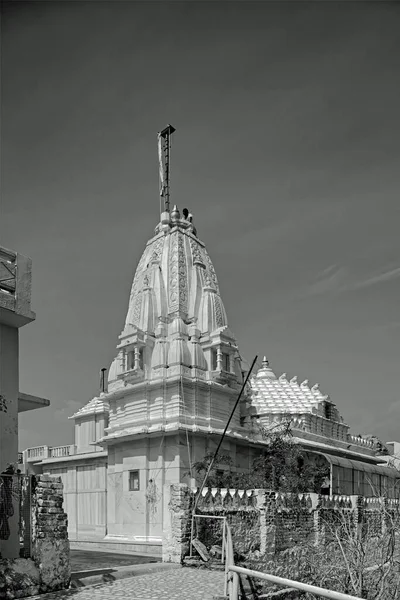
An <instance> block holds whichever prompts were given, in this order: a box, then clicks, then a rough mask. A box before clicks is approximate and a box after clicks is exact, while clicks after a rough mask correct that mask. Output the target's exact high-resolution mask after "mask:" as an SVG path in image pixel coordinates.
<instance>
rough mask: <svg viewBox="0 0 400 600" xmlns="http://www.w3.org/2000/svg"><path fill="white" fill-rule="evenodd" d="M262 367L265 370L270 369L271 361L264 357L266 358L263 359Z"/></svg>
mask: <svg viewBox="0 0 400 600" xmlns="http://www.w3.org/2000/svg"><path fill="white" fill-rule="evenodd" d="M262 366H263V367H264V369H266V368H267V367H269V361H268V360H267V357H266V356H264V358H263V359H262Z"/></svg>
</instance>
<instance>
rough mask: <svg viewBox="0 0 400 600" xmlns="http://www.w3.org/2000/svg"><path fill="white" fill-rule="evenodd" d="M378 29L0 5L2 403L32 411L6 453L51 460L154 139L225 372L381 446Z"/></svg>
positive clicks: (124, 282)
mask: <svg viewBox="0 0 400 600" xmlns="http://www.w3.org/2000/svg"><path fill="white" fill-rule="evenodd" d="M399 30H400V6H399V5H398V4H397V3H388V4H385V3H361V2H354V3H344V2H337V3H333V2H332V3H327V2H321V3H311V4H308V3H305V2H304V3H303V2H297V3H289V2H277V3H273V2H264V3H262V2H255V3H252V2H237V3H231V2H221V3H218V2H182V3H179V2H173V3H172V2H165V1H163V2H161V3H157V2H143V3H140V2H110V3H107V2H87V3H86V2H61V3H58V2H44V3H41V2H29V3H23V2H17V3H15V2H14V3H10V4H7V3H5V4H4V5H3V15H2V49H1V50H2V82H1V83H2V106H1V108H2V134H1V142H2V196H1V240H0V242H1V244H2V245H4V246H6V247H9V248H11V249H14V250H17V251H19V252H21V253H23V254H26V255H28V256H30V257H31V258H32V260H33V298H32V301H33V309H34V310H35V311H36V312H37V320H36V322H35V323H32V324H30V325H29V326H26V327H24V328H23V329H22V330H21V333H20V345H21V353H20V354H21V355H20V389H21V391H23V392H26V393H30V394H36V395H39V396H44V397H46V398H49V399H50V400H51V407H50V408H46V409H41V410H38V411H34V412H32V413H26V414H25V415H21V417H20V448H21V449H22V448H25V447H27V446H35V445H41V444H49V445H60V444H67V443H72V441H73V436H72V422H71V421H68V420H67V418H68V417H69V416H70V415H72V414H73V413H74V412H75V411H76V410H77V409H78V408H79V407H81V406H82V405H83V404H85V403H86V402H87V401H89V400H90V399H91V397H92V396H93V395H94V394H95V393H96V392H97V388H98V382H99V374H98V373H99V370H100V368H101V367H103V366H108V365H109V363H110V362H111V360H112V359H113V357H114V355H115V346H116V344H117V337H118V335H119V333H120V332H121V330H122V327H123V324H124V319H125V314H126V310H127V304H128V297H129V291H130V286H131V282H132V277H133V273H134V270H135V268H136V264H137V262H138V260H139V258H140V256H141V253H142V251H143V248H144V245H145V243H146V241H147V239H148V238H149V237H151V236H152V234H153V231H154V227H155V225H156V224H157V222H158V217H159V197H158V166H157V144H156V134H157V131H158V130H160V129H161V128H163V127H165V125H166V124H167V123H169V122H170V123H172V124H173V125H174V126H175V127H176V128H177V131H176V133H175V134H174V138H173V146H172V165H171V168H172V173H171V182H172V190H171V193H172V199H171V200H172V202H173V203H176V204H177V205H178V206H179V207H180V208H183V207H184V206H187V207H188V208H189V210H190V211H191V212H192V213H193V214H194V220H195V224H196V227H197V230H198V234H199V237H200V239H202V240H203V241H204V242H205V243H206V245H207V248H208V251H209V253H210V255H211V258H212V259H213V262H214V265H215V268H216V271H217V275H218V278H219V283H220V288H221V292H222V295H223V299H224V303H225V307H226V310H227V313H228V319H229V323H230V327H231V328H232V330H233V331H234V332H235V334H236V337H237V339H238V342H239V346H240V349H241V352H242V354H243V355H244V356H245V357H246V358H247V359H248V360H249V361H251V360H252V359H253V357H254V356H255V355H256V354H258V355H260V357H262V355H263V354H266V355H267V357H268V358H269V360H270V363H271V366H272V367H273V368H274V370H275V371H276V372H277V373H278V374H280V373H282V372H286V373H288V375H289V376H290V377H292V376H294V375H298V377H299V379H300V380H303V379H305V378H307V379H308V380H309V381H310V384H311V385H313V384H314V383H316V382H319V383H320V385H321V388H322V390H323V391H324V392H325V393H328V394H329V395H330V396H331V399H332V400H333V401H334V402H335V403H336V404H337V406H338V408H339V410H340V412H341V413H342V415H343V416H344V418H345V420H346V422H347V423H348V424H349V425H350V426H351V428H352V431H353V433H355V434H358V433H375V434H376V435H378V436H380V437H382V438H383V439H385V440H389V439H397V440H400V431H399V425H400V387H399V385H398V381H399V377H398V374H397V373H398V369H399V342H400V317H399V293H400V236H399V223H400V220H399V217H400V208H399V207H400V198H399V188H400V175H399V174H398V170H399V169H398V165H399V158H400V142H399V140H400V123H399V108H398V107H399V106H400V93H399V88H400V80H399V73H400V36H399V35H398V33H399Z"/></svg>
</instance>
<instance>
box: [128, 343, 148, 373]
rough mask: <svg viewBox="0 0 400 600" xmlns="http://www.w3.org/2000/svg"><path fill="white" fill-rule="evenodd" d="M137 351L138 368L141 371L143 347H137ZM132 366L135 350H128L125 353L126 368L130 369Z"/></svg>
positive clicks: (133, 365)
mask: <svg viewBox="0 0 400 600" xmlns="http://www.w3.org/2000/svg"><path fill="white" fill-rule="evenodd" d="M138 352H139V369H141V370H142V371H143V364H144V362H143V356H144V349H143V348H138ZM134 368H135V350H130V351H129V352H128V353H127V355H126V370H127V371H132V369H134Z"/></svg>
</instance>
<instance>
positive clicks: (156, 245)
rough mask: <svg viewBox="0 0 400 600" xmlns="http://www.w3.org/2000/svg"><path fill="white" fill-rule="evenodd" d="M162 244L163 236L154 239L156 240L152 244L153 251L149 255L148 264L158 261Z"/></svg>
mask: <svg viewBox="0 0 400 600" xmlns="http://www.w3.org/2000/svg"><path fill="white" fill-rule="evenodd" d="M163 245H164V238H163V237H162V238H159V239H158V240H156V242H155V243H154V244H153V246H154V247H153V251H152V253H151V257H150V264H151V263H158V262H160V258H161V253H162V249H163Z"/></svg>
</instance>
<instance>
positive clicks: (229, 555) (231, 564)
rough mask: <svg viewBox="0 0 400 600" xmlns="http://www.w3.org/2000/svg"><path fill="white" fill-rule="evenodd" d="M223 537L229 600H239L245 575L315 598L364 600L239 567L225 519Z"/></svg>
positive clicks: (225, 589) (226, 586) (225, 590)
mask: <svg viewBox="0 0 400 600" xmlns="http://www.w3.org/2000/svg"><path fill="white" fill-rule="evenodd" d="M196 516H197V515H196ZM222 535H223V537H222V562H224V560H225V582H224V595H225V596H226V597H227V598H229V600H238V599H239V575H245V576H247V577H253V578H255V579H263V580H264V581H269V582H270V583H275V584H276V585H280V586H282V587H285V588H294V589H297V590H301V591H303V592H309V593H311V594H314V595H315V596H319V597H320V598H328V599H329V600H362V598H357V597H356V596H349V595H348V594H342V593H341V592H334V591H333V590H327V589H325V588H320V587H317V586H315V585H309V584H307V583H301V582H300V581H293V580H292V579H285V578H283V577H276V576H275V575H270V574H269V573H262V572H261V571H252V570H251V569H245V568H243V567H237V566H236V565H235V559H234V553H233V543H232V533H231V529H230V527H229V524H228V522H227V520H226V519H224V524H223V534H222Z"/></svg>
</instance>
